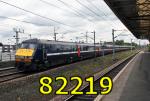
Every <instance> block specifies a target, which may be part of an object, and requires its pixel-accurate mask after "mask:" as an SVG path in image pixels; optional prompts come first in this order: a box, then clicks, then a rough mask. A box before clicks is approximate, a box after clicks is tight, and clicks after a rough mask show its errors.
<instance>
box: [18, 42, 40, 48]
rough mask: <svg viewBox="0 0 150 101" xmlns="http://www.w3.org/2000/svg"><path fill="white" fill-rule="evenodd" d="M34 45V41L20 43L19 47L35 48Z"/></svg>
mask: <svg viewBox="0 0 150 101" xmlns="http://www.w3.org/2000/svg"><path fill="white" fill-rule="evenodd" d="M36 47H37V44H35V43H22V44H21V47H20V48H26V49H35V48H36Z"/></svg>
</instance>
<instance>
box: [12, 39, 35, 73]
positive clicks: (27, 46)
mask: <svg viewBox="0 0 150 101" xmlns="http://www.w3.org/2000/svg"><path fill="white" fill-rule="evenodd" d="M35 51H36V44H34V43H28V42H26V43H22V44H21V46H20V47H19V48H18V49H17V51H16V54H15V66H16V68H17V69H18V70H21V71H28V70H31V69H34V68H35V64H33V59H34V53H35Z"/></svg>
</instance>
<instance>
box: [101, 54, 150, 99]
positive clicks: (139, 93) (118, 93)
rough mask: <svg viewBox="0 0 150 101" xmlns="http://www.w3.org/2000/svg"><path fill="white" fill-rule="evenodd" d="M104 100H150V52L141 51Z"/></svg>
mask: <svg viewBox="0 0 150 101" xmlns="http://www.w3.org/2000/svg"><path fill="white" fill-rule="evenodd" d="M102 101H150V53H148V52H141V53H139V54H138V55H137V56H136V57H135V58H134V59H133V61H132V62H131V63H130V64H129V65H128V66H127V68H126V69H125V71H124V72H123V73H122V75H121V76H120V77H119V79H118V80H117V81H116V82H115V83H114V87H113V90H112V92H111V93H110V94H109V95H107V96H105V97H104V98H103V100H102Z"/></svg>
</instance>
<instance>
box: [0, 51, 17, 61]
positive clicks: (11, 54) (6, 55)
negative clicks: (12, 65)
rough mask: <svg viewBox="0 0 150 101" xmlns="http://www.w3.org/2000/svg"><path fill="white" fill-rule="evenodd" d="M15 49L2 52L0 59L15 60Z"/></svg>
mask: <svg viewBox="0 0 150 101" xmlns="http://www.w3.org/2000/svg"><path fill="white" fill-rule="evenodd" d="M14 60H15V51H11V52H0V61H14Z"/></svg>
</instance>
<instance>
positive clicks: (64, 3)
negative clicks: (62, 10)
mask: <svg viewBox="0 0 150 101" xmlns="http://www.w3.org/2000/svg"><path fill="white" fill-rule="evenodd" d="M57 1H59V2H60V3H62V4H63V5H65V6H66V7H68V8H69V9H71V10H72V11H74V12H76V13H77V14H79V15H80V16H84V17H86V15H87V13H85V12H82V13H80V12H81V11H80V12H79V11H78V10H77V9H76V8H75V7H73V6H70V5H69V4H67V3H66V2H64V1H62V0H57ZM88 15H89V16H91V15H90V14H88ZM87 20H88V21H90V22H93V21H92V20H91V19H88V18H87Z"/></svg>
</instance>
